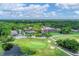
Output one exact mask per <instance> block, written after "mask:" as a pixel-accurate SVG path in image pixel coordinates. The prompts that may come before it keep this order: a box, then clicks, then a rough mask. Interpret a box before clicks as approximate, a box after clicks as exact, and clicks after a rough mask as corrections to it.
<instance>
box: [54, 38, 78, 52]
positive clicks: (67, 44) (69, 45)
mask: <svg viewBox="0 0 79 59" xmlns="http://www.w3.org/2000/svg"><path fill="white" fill-rule="evenodd" d="M56 42H57V44H58V45H59V46H61V47H64V48H66V49H69V50H71V51H72V52H77V51H78V50H79V42H77V41H76V40H75V39H64V40H61V39H60V40H57V41H56Z"/></svg>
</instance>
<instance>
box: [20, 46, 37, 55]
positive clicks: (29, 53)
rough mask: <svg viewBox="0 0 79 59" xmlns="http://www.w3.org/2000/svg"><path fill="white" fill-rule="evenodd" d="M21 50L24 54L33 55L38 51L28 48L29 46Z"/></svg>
mask: <svg viewBox="0 0 79 59" xmlns="http://www.w3.org/2000/svg"><path fill="white" fill-rule="evenodd" d="M21 52H22V53H23V54H24V55H33V54H35V53H36V51H34V50H32V49H30V48H28V47H24V48H22V49H21Z"/></svg>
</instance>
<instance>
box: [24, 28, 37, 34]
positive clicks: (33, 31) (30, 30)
mask: <svg viewBox="0 0 79 59" xmlns="http://www.w3.org/2000/svg"><path fill="white" fill-rule="evenodd" d="M24 32H25V33H28V34H31V33H35V32H36V31H35V30H33V29H32V27H29V28H28V29H27V28H25V29H24Z"/></svg>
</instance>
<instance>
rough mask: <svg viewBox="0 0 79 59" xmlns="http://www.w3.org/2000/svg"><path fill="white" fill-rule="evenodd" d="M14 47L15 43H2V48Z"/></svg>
mask: <svg viewBox="0 0 79 59" xmlns="http://www.w3.org/2000/svg"><path fill="white" fill-rule="evenodd" d="M12 47H13V44H11V43H6V44H2V48H3V49H4V50H5V51H7V50H10V49H11V48H12Z"/></svg>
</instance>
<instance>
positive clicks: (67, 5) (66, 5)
mask: <svg viewBox="0 0 79 59" xmlns="http://www.w3.org/2000/svg"><path fill="white" fill-rule="evenodd" d="M55 6H57V7H59V8H61V9H79V3H56V4H55Z"/></svg>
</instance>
